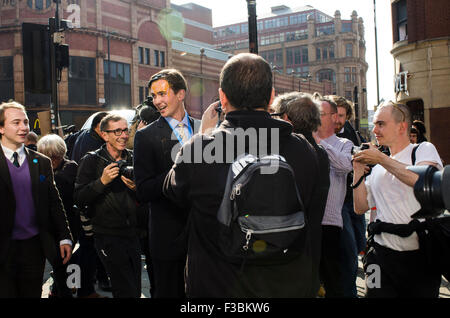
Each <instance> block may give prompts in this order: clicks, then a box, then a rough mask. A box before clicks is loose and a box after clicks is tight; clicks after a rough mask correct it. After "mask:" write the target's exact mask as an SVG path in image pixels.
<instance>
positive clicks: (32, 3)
mask: <svg viewBox="0 0 450 318" xmlns="http://www.w3.org/2000/svg"><path fill="white" fill-rule="evenodd" d="M51 5H52V0H27V6H28V7H29V8H31V9H36V10H43V9H47V8H49V7H50V6H51Z"/></svg>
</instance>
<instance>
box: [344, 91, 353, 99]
mask: <svg viewBox="0 0 450 318" xmlns="http://www.w3.org/2000/svg"><path fill="white" fill-rule="evenodd" d="M345 99H347V100H349V101H353V94H352V91H345Z"/></svg>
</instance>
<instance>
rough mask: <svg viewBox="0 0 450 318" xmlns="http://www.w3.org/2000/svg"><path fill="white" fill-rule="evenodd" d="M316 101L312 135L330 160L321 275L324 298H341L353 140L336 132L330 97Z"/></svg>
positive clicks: (323, 225) (323, 221)
mask: <svg viewBox="0 0 450 318" xmlns="http://www.w3.org/2000/svg"><path fill="white" fill-rule="evenodd" d="M314 96H315V98H316V100H317V101H318V103H319V110H320V126H319V127H318V129H317V132H315V133H314V134H313V137H314V139H315V140H316V142H317V144H319V145H321V146H322V147H324V148H325V150H326V152H327V154H328V158H329V160H330V190H329V192H328V197H327V203H326V205H325V214H324V216H323V219H322V257H321V260H320V276H321V279H322V281H323V283H324V287H325V292H326V294H325V297H327V298H331V297H343V296H344V294H343V285H342V270H341V256H342V255H341V253H342V249H341V244H340V241H341V234H342V228H343V220H342V206H343V205H344V200H345V193H346V186H347V174H348V173H349V172H351V171H352V162H351V160H352V153H351V152H352V148H353V143H352V142H351V141H350V140H348V139H346V138H339V137H337V136H336V134H335V127H336V121H337V106H336V104H335V103H334V102H333V101H332V100H331V99H327V98H324V97H321V96H320V95H319V94H317V93H315V94H314Z"/></svg>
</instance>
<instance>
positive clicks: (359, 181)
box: [350, 167, 372, 189]
mask: <svg viewBox="0 0 450 318" xmlns="http://www.w3.org/2000/svg"><path fill="white" fill-rule="evenodd" d="M369 169H370V170H369V172H368V173H365V174H363V175H362V176H361V178H359V180H358V182H356V183H355V184H351V185H350V188H352V189H355V188H357V187H359V185H360V184H361V182H363V180H364V179H365V178H366V177H367V176H368V175H369V174H370V173H371V172H372V167H369Z"/></svg>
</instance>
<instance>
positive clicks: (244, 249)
mask: <svg viewBox="0 0 450 318" xmlns="http://www.w3.org/2000/svg"><path fill="white" fill-rule="evenodd" d="M219 96H220V103H221V107H222V110H223V112H224V113H225V114H226V115H225V120H224V121H223V122H222V123H221V124H220V126H219V127H218V128H216V129H215V130H213V131H212V132H211V133H210V134H209V135H208V136H206V135H202V134H197V135H195V136H194V137H193V138H192V139H191V141H190V142H189V143H187V144H185V145H184V146H183V147H182V149H181V151H180V152H179V153H178V155H177V159H176V161H175V165H174V166H173V167H172V169H171V170H170V172H169V174H168V175H167V177H166V179H165V182H164V187H163V188H164V194H165V195H166V196H167V197H169V198H170V199H172V200H173V201H175V202H176V203H177V204H179V205H180V206H191V209H190V215H189V222H188V224H189V228H188V233H189V239H188V261H187V275H186V294H187V296H188V297H191V298H192V297H225V298H226V297H315V296H316V293H317V290H318V287H319V286H318V279H317V278H316V277H312V276H313V275H312V272H313V267H314V266H318V264H316V263H315V262H314V261H313V258H312V257H311V242H312V241H313V240H314V239H315V237H314V235H316V234H315V233H314V232H313V231H310V227H311V226H312V224H310V219H311V213H312V212H313V211H312V210H311V205H312V198H313V196H314V195H315V193H316V191H319V188H318V183H317V179H318V173H319V171H318V163H317V157H316V154H315V151H314V149H313V147H312V146H311V145H310V144H309V143H308V142H307V141H306V140H305V139H304V138H303V137H302V136H294V135H292V126H291V125H290V124H289V123H286V122H284V121H280V120H276V119H272V118H271V116H270V114H269V113H268V112H267V110H268V106H269V105H270V104H271V102H272V99H273V97H274V90H273V88H272V70H271V68H270V65H269V64H268V63H267V62H266V61H265V60H264V59H262V58H261V57H259V56H257V55H254V54H249V53H243V54H238V55H236V56H234V57H232V58H231V59H230V60H228V62H227V63H226V64H225V66H224V67H223V69H222V72H221V74H220V89H219ZM215 106H216V105H215V104H213V105H211V106H210V107H209V108H208V110H207V115H206V116H205V118H206V117H208V118H211V116H210V115H211V113H214V112H217V110H216V108H215ZM209 122H210V123H212V125H215V124H216V123H217V117H216V118H215V119H212V120H210V121H209ZM204 124H205V122H202V127H205V125H204ZM314 285H316V286H314Z"/></svg>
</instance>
